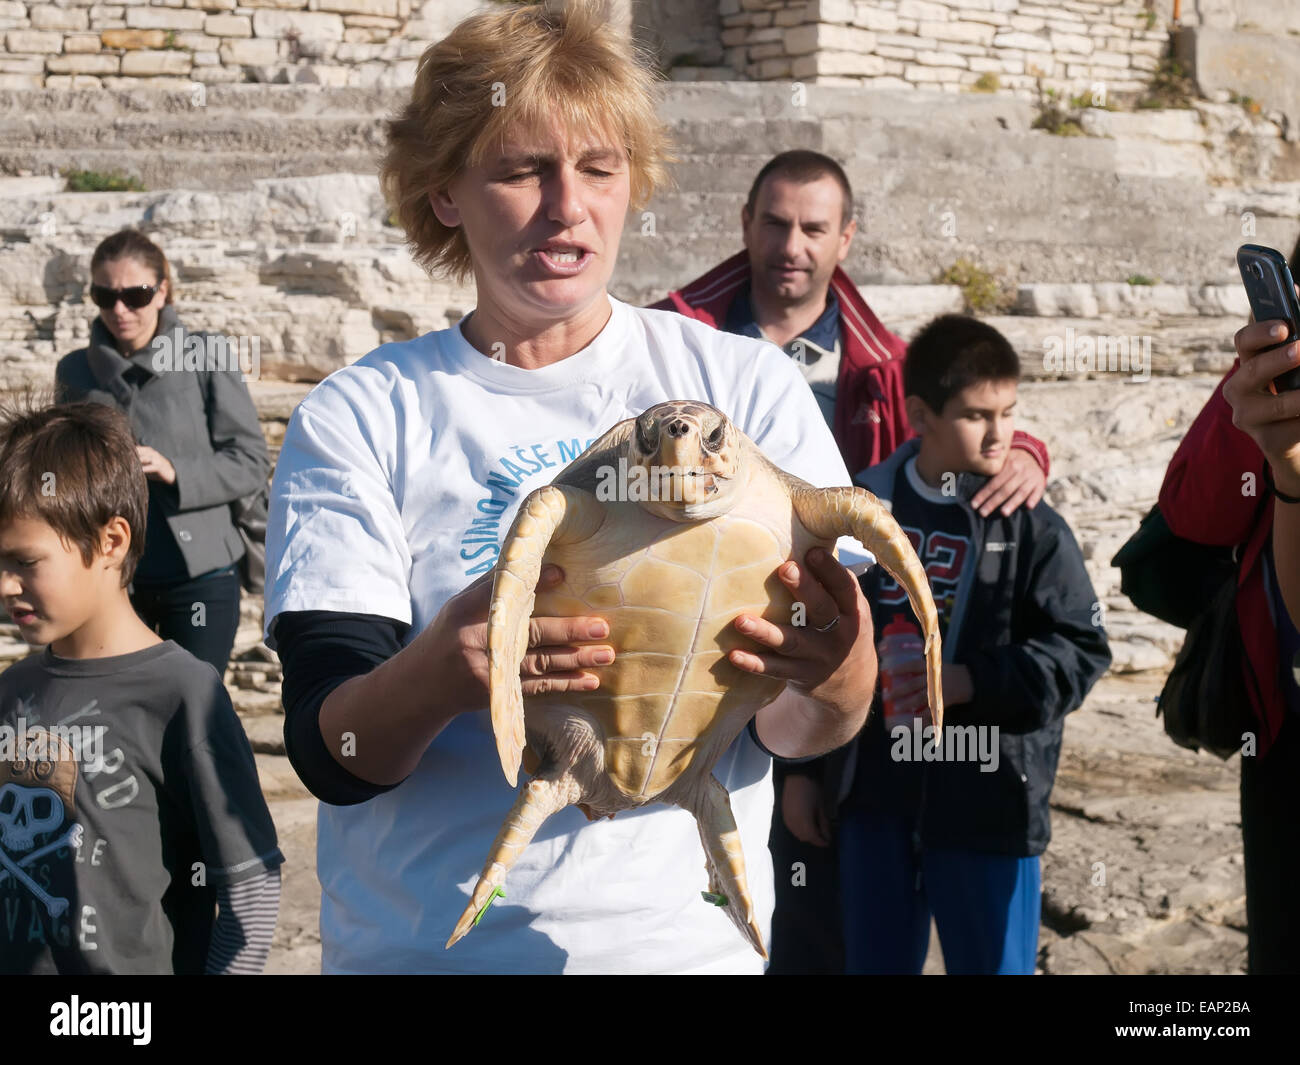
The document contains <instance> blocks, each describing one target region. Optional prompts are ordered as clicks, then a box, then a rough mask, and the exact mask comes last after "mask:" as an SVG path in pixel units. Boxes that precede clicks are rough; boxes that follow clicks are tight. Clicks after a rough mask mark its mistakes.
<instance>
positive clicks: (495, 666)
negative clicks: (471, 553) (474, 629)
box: [487, 485, 605, 788]
mask: <svg viewBox="0 0 1300 1065" xmlns="http://www.w3.org/2000/svg"><path fill="white" fill-rule="evenodd" d="M604 520H605V514H604V509H603V508H602V507H601V505H600V503H599V502H597V500H596V498H595V496H593V495H591V494H590V493H589V492H584V491H582V490H581V489H578V488H569V487H567V486H557V485H547V486H546V487H545V488H539V489H538V490H537V491H536V492H532V493H530V494H529V496H528V498H527V499H525V500H524V502H523V505H522V506H520V508H519V513H518V514H516V515H515V520H514V522H513V523H512V524H511V526H510V531H509V532H508V533H506V538H505V541H504V542H503V543H502V545H501V557H500V558H499V559H498V560H497V564H496V572H495V575H494V576H493V578H492V606H491V609H490V610H489V611H488V628H487V642H488V699H489V703H490V705H491V708H492V732H493V734H494V735H495V736H496V740H497V753H498V754H499V755H500V757H501V768H502V770H504V772H505V775H506V780H508V781H509V782H510V786H511V787H512V788H513V787H516V786H517V785H518V783H519V760H520V758H521V757H522V755H523V750H524V743H525V742H526V739H525V735H524V692H523V686H522V683H521V682H520V679H519V666H520V664H521V663H522V662H523V660H524V654H525V652H526V651H527V650H528V621H529V619H530V618H531V617H532V613H533V603H534V601H535V599H536V589H537V580H538V578H539V577H540V576H541V572H542V562H543V560H544V558H545V556H546V549H547V548H548V547H550V545H551V544H552V543H577V542H578V541H581V540H585V539H586V538H587V537H589V536H591V535H592V534H593V533H594V532H595V531H596V530H597V529H599V528H600V526H601V523H602V522H603V521H604Z"/></svg>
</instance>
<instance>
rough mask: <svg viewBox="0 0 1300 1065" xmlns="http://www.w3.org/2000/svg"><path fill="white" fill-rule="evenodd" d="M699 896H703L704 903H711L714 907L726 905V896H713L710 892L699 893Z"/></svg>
mask: <svg viewBox="0 0 1300 1065" xmlns="http://www.w3.org/2000/svg"><path fill="white" fill-rule="evenodd" d="M700 894H701V895H703V896H704V901H705V902H708V903H712V904H713V905H714V906H725V905H726V904H727V896H726V895H715V894H714V893H713V892H712V891H701V892H700Z"/></svg>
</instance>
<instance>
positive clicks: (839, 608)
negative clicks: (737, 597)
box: [728, 547, 876, 713]
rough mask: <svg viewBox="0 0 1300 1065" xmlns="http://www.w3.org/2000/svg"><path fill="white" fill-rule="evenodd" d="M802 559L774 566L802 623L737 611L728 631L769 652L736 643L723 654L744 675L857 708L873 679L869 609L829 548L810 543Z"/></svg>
mask: <svg viewBox="0 0 1300 1065" xmlns="http://www.w3.org/2000/svg"><path fill="white" fill-rule="evenodd" d="M806 561H807V563H808V568H807V569H806V570H805V569H801V568H800V567H799V566H797V565H796V564H795V563H793V562H787V563H785V564H784V565H782V566H780V567H779V568H778V569H777V571H776V574H777V577H778V578H779V579H780V581H781V583H782V584H784V585H785V586H786V587H787V588H788V589H789V590H790V593H791V594H792V595H793V596H794V600H795V603H796V604H799V605H802V606H803V611H802V612H801V613H802V620H803V622H804V623H803V624H802V625H793V624H791V625H774V624H772V622H770V621H765V620H764V619H763V618H761V617H757V616H756V615H754V614H741V615H740V616H739V617H738V618H737V619H736V620H735V623H734V624H735V626H736V629H737V630H738V631H740V632H742V633H744V634H745V635H746V636H748V637H749V638H750V639H751V640H753V641H754V642H755V643H757V644H758V645H759V646H760V647H761V648H763V649H764V650H768V651H771V652H774V653H771V654H755V653H754V652H752V651H742V650H740V649H739V648H736V649H734V650H732V651H731V653H730V654H729V655H728V658H729V659H730V661H731V663H732V665H734V666H736V667H737V668H739V669H743V670H745V671H746V672H748V673H759V674H762V675H764V676H769V677H780V678H781V679H782V680H786V681H789V682H790V687H792V688H794V689H795V690H796V691H798V692H801V693H802V694H804V695H806V696H808V697H809V698H811V699H814V700H816V701H817V702H819V703H821V704H823V705H824V706H827V707H830V708H832V709H834V710H837V711H840V712H844V713H856V712H859V711H861V710H863V709H864V708H865V707H867V706H868V705H869V704H870V703H871V695H872V691H873V690H874V688H875V683H876V668H875V664H876V649H875V647H874V646H873V644H872V626H871V610H870V608H869V607H868V606H867V601H866V599H865V598H864V597H863V595H862V589H861V588H859V587H858V581H857V578H856V577H854V576H853V574H852V573H850V572H849V571H848V570H847V569H845V568H844V567H843V566H842V565H840V563H839V562H837V561H836V560H835V559H834V558H833V557H832V556H831V554H830V552H829V551H824V550H823V549H822V548H820V547H815V548H813V549H812V550H811V551H809V552H808V554H807V556H806ZM792 620H793V619H792ZM827 626H831V627H830V628H827ZM820 630H825V631H820Z"/></svg>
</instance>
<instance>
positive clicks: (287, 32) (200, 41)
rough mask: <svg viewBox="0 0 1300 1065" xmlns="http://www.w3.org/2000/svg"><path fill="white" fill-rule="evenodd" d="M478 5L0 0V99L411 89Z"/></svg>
mask: <svg viewBox="0 0 1300 1065" xmlns="http://www.w3.org/2000/svg"><path fill="white" fill-rule="evenodd" d="M492 6H493V5H492V4H490V3H480V2H476V0H116V2H110V3H104V2H101V0H55V2H39V0H32V2H28V0H0V88H11V89H12V88H18V89H23V88H41V87H46V88H83V87H103V88H133V87H145V86H149V87H156V88H189V87H191V86H192V85H193V84H194V83H195V82H201V83H205V84H216V83H221V82H239V81H263V82H298V83H308V84H318V85H329V86H360V87H367V86H375V85H394V86H405V85H409V84H410V83H411V81H412V80H413V79H414V76H415V64H416V60H417V59H418V58H419V56H420V54H421V53H422V52H423V51H424V49H425V48H427V47H428V46H429V43H430V42H432V41H436V40H439V39H440V38H442V37H444V36H445V35H446V34H447V32H448V31H449V30H450V29H451V27H452V26H454V25H455V24H456V22H458V21H459V20H460V19H461V18H463V17H464V16H466V15H468V14H470V13H472V12H474V11H476V10H480V9H485V8H490V7H492Z"/></svg>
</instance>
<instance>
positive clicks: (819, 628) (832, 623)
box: [813, 614, 840, 632]
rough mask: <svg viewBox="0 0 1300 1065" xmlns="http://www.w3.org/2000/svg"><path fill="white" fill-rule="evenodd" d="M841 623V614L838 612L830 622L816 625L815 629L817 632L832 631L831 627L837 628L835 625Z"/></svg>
mask: <svg viewBox="0 0 1300 1065" xmlns="http://www.w3.org/2000/svg"><path fill="white" fill-rule="evenodd" d="M839 623H840V616H839V615H838V614H836V615H835V616H834V617H833V618H831V620H830V622H829V623H827V624H825V625H814V626H813V629H814V630H815V631H816V632H830V631H831V629H833V628H835V626H836V625H838V624H839Z"/></svg>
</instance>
